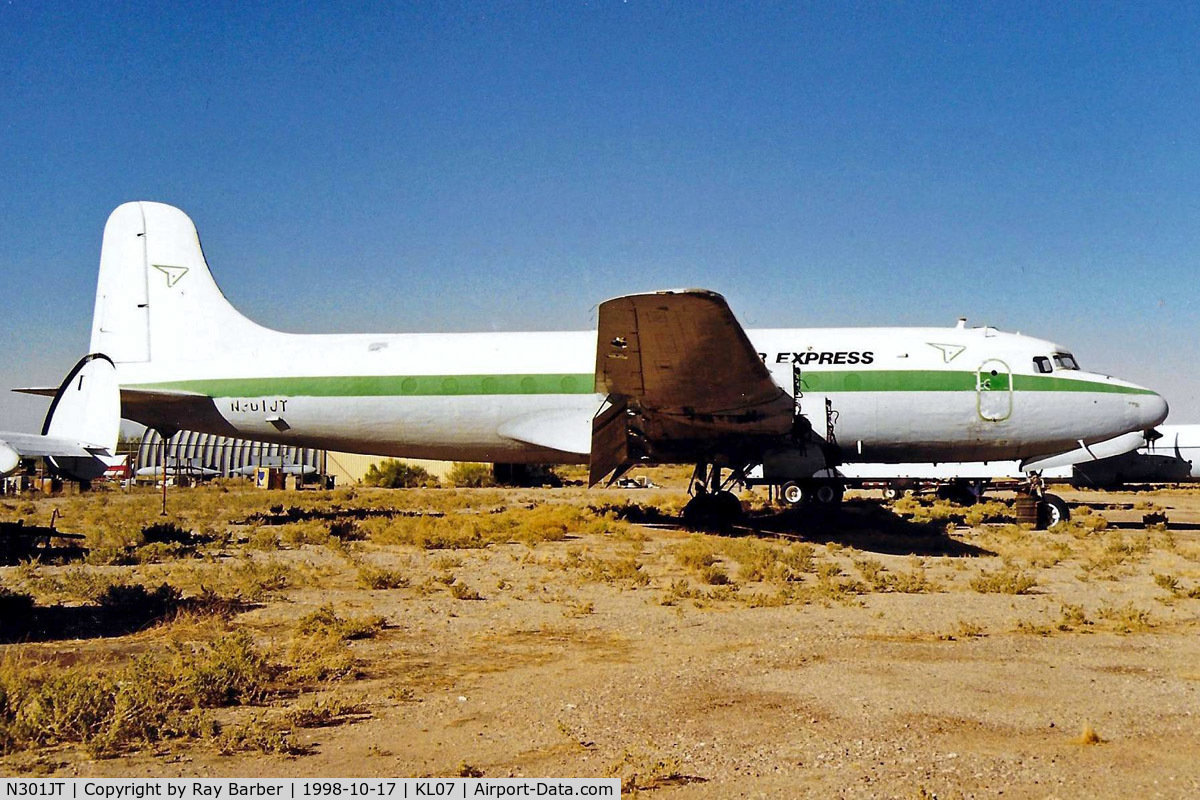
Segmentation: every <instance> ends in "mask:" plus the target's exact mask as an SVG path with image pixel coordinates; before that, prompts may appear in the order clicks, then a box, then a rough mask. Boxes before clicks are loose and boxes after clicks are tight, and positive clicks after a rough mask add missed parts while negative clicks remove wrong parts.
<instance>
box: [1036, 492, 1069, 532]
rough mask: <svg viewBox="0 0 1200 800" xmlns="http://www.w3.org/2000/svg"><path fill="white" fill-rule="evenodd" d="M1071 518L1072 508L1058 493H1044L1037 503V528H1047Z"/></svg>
mask: <svg viewBox="0 0 1200 800" xmlns="http://www.w3.org/2000/svg"><path fill="white" fill-rule="evenodd" d="M1070 520H1071V508H1070V507H1069V506H1068V505H1067V503H1066V501H1065V500H1063V499H1062V498H1061V497H1059V496H1058V495H1056V494H1044V495H1042V498H1041V499H1040V500H1038V504H1037V528H1038V530H1043V531H1044V530H1046V529H1047V528H1053V527H1054V526H1055V525H1057V524H1058V523H1060V522H1069V521H1070Z"/></svg>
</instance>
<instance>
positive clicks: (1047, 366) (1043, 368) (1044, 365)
mask: <svg viewBox="0 0 1200 800" xmlns="http://www.w3.org/2000/svg"><path fill="white" fill-rule="evenodd" d="M1033 368H1034V369H1036V370H1037V371H1038V372H1053V371H1054V366H1053V365H1051V363H1050V359H1049V358H1047V357H1046V356H1034V357H1033Z"/></svg>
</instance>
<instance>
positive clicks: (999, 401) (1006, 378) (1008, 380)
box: [975, 358, 1013, 422]
mask: <svg viewBox="0 0 1200 800" xmlns="http://www.w3.org/2000/svg"><path fill="white" fill-rule="evenodd" d="M975 392H976V396H977V398H978V408H979V418H980V419H982V420H985V421H987V422H1003V421H1004V420H1006V419H1008V418H1009V417H1011V416H1012V404H1013V396H1012V373H1011V372H1010V371H1009V369H1008V364H1005V363H1004V362H1003V361H1000V360H999V359H995V358H989V359H988V360H987V361H985V362H983V363H982V364H980V365H979V372H978V373H977V374H976V376H975Z"/></svg>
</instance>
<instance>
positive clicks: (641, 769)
mask: <svg viewBox="0 0 1200 800" xmlns="http://www.w3.org/2000/svg"><path fill="white" fill-rule="evenodd" d="M606 772H607V773H608V774H609V775H611V776H613V777H617V778H620V779H621V794H622V795H624V794H627V793H632V794H636V793H637V792H640V791H652V790H654V789H658V788H661V787H663V786H671V785H678V784H681V783H687V782H688V778H687V776H686V775H685V774H684V772H683V762H681V761H680V760H679V759H678V758H675V757H674V756H655V755H649V754H647V753H643V752H638V751H630V750H626V751H625V752H624V753H622V754H621V757H620V758H619V759H617V760H616V761H615V762H613V763H612V764H610V765H609V766H608V768H607V770H606Z"/></svg>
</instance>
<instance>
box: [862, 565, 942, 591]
mask: <svg viewBox="0 0 1200 800" xmlns="http://www.w3.org/2000/svg"><path fill="white" fill-rule="evenodd" d="M914 560H916V559H914ZM854 568H855V569H857V570H858V573H859V575H861V576H862V579H863V580H864V581H866V583H867V586H868V587H869V588H870V590H871V591H873V592H899V593H901V594H926V593H928V592H932V591H937V586H936V584H934V583H933V582H932V581H930V580H929V578H928V576H927V575H926V573H925V568H924V567H922V566H921V565H920V564H919V563H918V564H916V565H914V567H913V569H911V570H908V571H904V572H889V571H888V570H886V569H885V568H884V566H883V564H882V563H881V562H880V561H878V560H876V559H873V558H864V559H859V560H856V561H854Z"/></svg>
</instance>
